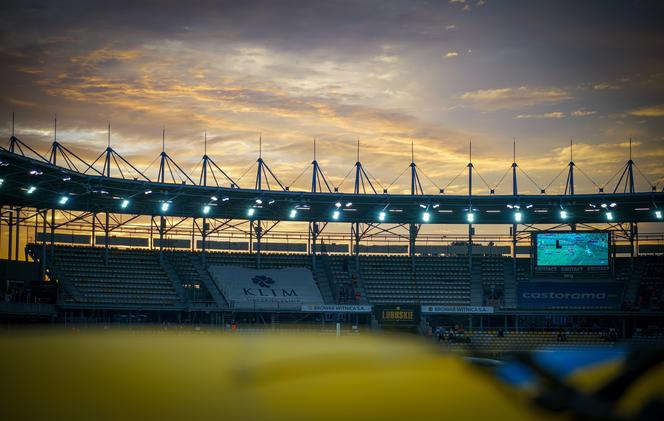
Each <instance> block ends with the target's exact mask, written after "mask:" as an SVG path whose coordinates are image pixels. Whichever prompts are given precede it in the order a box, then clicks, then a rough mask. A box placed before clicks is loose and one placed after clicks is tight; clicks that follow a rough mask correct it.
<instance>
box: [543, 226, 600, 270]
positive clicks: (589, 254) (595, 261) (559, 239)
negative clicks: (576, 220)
mask: <svg viewBox="0 0 664 421" xmlns="http://www.w3.org/2000/svg"><path fill="white" fill-rule="evenodd" d="M535 241H536V242H537V248H536V256H537V266H608V265H609V233H608V232H542V233H537V236H536V238H535Z"/></svg>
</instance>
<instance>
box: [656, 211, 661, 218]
mask: <svg viewBox="0 0 664 421" xmlns="http://www.w3.org/2000/svg"><path fill="white" fill-rule="evenodd" d="M655 218H657V219H662V211H661V210H656V211H655Z"/></svg>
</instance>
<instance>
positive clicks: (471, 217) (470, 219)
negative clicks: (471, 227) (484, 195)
mask: <svg viewBox="0 0 664 421" xmlns="http://www.w3.org/2000/svg"><path fill="white" fill-rule="evenodd" d="M466 220H467V221H468V223H471V224H472V223H473V222H475V214H474V213H472V212H468V213H467V214H466Z"/></svg>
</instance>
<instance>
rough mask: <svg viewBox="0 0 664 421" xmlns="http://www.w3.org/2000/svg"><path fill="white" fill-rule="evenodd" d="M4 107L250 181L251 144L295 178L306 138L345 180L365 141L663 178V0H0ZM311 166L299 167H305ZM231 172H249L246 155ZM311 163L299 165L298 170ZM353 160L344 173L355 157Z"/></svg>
mask: <svg viewBox="0 0 664 421" xmlns="http://www.w3.org/2000/svg"><path fill="white" fill-rule="evenodd" d="M0 16H1V17H0V23H1V25H0V28H1V29H0V60H1V61H2V63H3V65H2V66H1V67H0V83H1V84H2V89H1V90H0V119H2V120H3V121H4V124H2V127H1V129H2V133H1V134H0V135H1V136H2V137H3V138H5V139H8V138H9V136H10V135H11V113H12V112H15V115H16V128H15V130H16V135H17V137H19V138H20V139H22V140H24V141H26V142H28V143H29V144H31V145H33V146H36V147H37V148H39V150H41V151H45V150H47V149H48V145H49V143H50V142H52V140H53V136H54V118H55V117H56V116H57V120H58V123H57V125H58V131H57V139H58V141H60V142H62V143H63V144H64V145H66V146H68V147H69V148H70V149H72V150H75V151H77V152H78V153H79V154H80V155H81V156H82V157H84V158H86V159H90V158H94V157H96V156H97V155H98V154H99V153H101V151H102V150H103V149H104V147H105V146H106V139H107V126H108V122H109V121H110V123H111V139H112V146H113V147H114V148H115V149H116V150H117V151H118V152H120V153H121V154H123V155H124V156H125V157H127V158H128V159H129V160H130V161H132V162H133V163H135V165H136V166H137V167H138V168H139V169H141V170H146V174H147V175H148V176H149V177H151V178H155V177H156V172H157V168H156V166H155V165H154V164H153V165H152V166H150V163H151V162H153V161H154V158H155V157H156V156H157V155H158V154H159V152H160V151H161V147H162V142H161V140H162V129H165V146H166V151H167V152H168V153H169V155H170V156H172V157H173V158H174V159H175V160H176V161H177V162H178V163H179V164H181V166H182V167H183V168H184V169H185V170H186V171H187V172H190V173H191V174H196V173H197V171H198V169H197V164H199V162H200V158H201V156H202V155H203V150H204V145H203V138H204V133H205V132H206V133H207V139H208V154H209V155H211V156H212V157H213V158H214V159H215V161H216V162H217V163H218V164H219V165H220V166H221V167H223V168H224V169H225V170H226V171H227V172H228V173H229V174H230V175H231V177H233V178H234V179H236V180H237V179H240V181H239V184H240V186H243V187H250V186H252V185H253V183H254V180H253V178H254V177H255V167H254V168H253V169H252V168H250V167H251V166H252V165H255V161H256V158H257V155H258V147H259V145H258V143H259V137H260V138H262V143H263V158H264V160H265V161H266V162H267V163H268V165H269V166H270V167H271V168H272V169H273V170H274V171H275V173H276V174H277V175H278V177H279V178H280V180H281V181H282V183H283V184H284V185H289V186H291V188H292V189H298V188H299V189H307V188H308V187H309V186H308V183H310V177H308V176H306V175H302V176H301V177H299V178H297V177H298V175H299V174H301V173H302V172H303V171H305V169H306V168H308V167H309V166H310V163H311V159H312V154H313V139H314V138H316V139H317V158H318V161H319V162H320V164H321V167H322V168H323V170H324V172H325V174H326V175H327V176H328V177H329V179H330V181H331V182H332V183H333V184H334V185H335V186H339V185H340V186H341V188H340V190H342V191H344V190H348V189H352V184H353V180H352V179H349V178H346V179H345V181H344V176H345V175H346V174H347V173H348V172H349V170H350V169H351V168H352V166H353V165H354V163H355V161H356V148H357V142H358V139H359V142H360V159H361V161H362V163H363V165H364V167H365V168H366V169H367V170H368V172H369V173H370V174H371V176H372V177H374V178H375V180H376V185H377V186H378V187H379V188H380V187H383V188H388V187H389V191H390V192H392V193H400V192H406V191H407V190H408V188H409V180H408V177H407V174H404V175H403V176H402V177H401V178H398V176H399V174H401V173H402V171H403V170H404V169H406V167H407V166H408V165H409V163H410V160H411V142H412V144H413V145H414V148H413V149H414V158H415V162H416V164H417V165H418V168H419V169H420V171H421V173H422V176H421V177H422V180H423V181H422V183H423V187H424V190H425V191H426V192H428V193H437V192H438V191H439V189H440V188H446V190H445V191H446V192H450V193H454V192H458V193H464V192H466V191H467V180H466V177H458V178H456V179H454V177H455V176H456V175H457V174H459V172H460V171H463V169H464V167H465V166H466V164H467V162H468V160H469V143H470V141H471V139H472V159H473V163H474V166H475V168H476V169H477V171H478V172H479V174H480V175H481V176H482V178H483V180H479V181H478V182H477V184H476V189H477V190H476V192H477V193H488V191H489V188H496V192H497V193H500V192H505V193H509V192H511V186H510V185H509V177H507V178H505V179H504V180H503V182H502V183H500V184H499V181H500V179H501V177H502V175H503V174H504V173H505V171H506V170H508V168H509V166H510V164H511V162H512V145H513V142H514V141H515V142H516V156H517V162H518V163H519V166H520V168H521V169H522V170H523V171H524V172H525V173H527V174H528V175H529V176H530V178H532V180H533V181H534V182H531V181H529V180H528V179H527V178H526V177H524V178H523V181H522V182H521V185H520V190H521V191H523V192H531V193H538V192H539V188H543V187H547V186H549V188H548V190H547V191H548V192H551V193H556V192H559V191H561V189H563V188H564V181H565V180H564V174H563V175H561V176H560V177H558V178H557V179H554V177H555V176H556V175H557V174H559V173H560V171H561V170H563V169H564V168H565V166H566V165H567V163H568V161H569V159H570V146H569V144H570V139H572V140H573V143H574V160H575V162H576V164H577V166H578V167H579V168H580V169H581V171H583V173H585V174H587V175H588V177H587V178H586V177H585V176H578V177H577V183H578V187H577V190H578V191H584V190H585V191H589V192H591V191H596V190H597V186H603V185H605V184H606V183H607V182H608V181H609V180H610V178H611V177H612V176H613V175H614V174H615V173H616V172H617V171H618V170H619V169H620V167H621V166H622V165H624V163H625V161H626V160H627V159H628V154H629V152H628V145H629V138H630V137H631V138H632V139H633V156H634V160H635V162H636V163H637V165H638V167H639V169H640V170H641V171H642V172H643V174H644V175H645V177H642V176H640V177H639V179H638V181H637V186H638V187H639V188H640V189H644V190H647V189H649V185H650V184H655V183H657V185H658V186H659V187H660V188H661V187H662V184H664V165H663V164H662V162H664V161H663V159H662V158H664V29H663V28H664V25H662V22H664V6H662V3H661V2H657V1H624V2H621V1H611V2H606V1H595V2H593V1H589V2H574V1H571V2H566V1H555V2H539V1H535V2H512V1H500V2H498V1H492V0H486V1H484V0H472V1H471V0H465V1H464V0H450V1H392V0H388V1H384V0H381V1H361V2H350V1H335V2H329V1H320V2H317V1H303V2H297V1H283V2H272V1H254V0H248V1H242V2H234V1H228V2H223V1H222V2H198V1H189V2H180V1H158V2H157V1H153V2H150V1H147V2H135V1H127V2H125V1H114V2H87V1H58V2H52V1H19V2H13V1H5V2H2V5H1V6H0ZM307 171H308V170H307ZM243 174H244V175H243ZM304 174H307V175H308V173H306V172H305V173H304ZM349 177H352V174H351V175H350V176H349Z"/></svg>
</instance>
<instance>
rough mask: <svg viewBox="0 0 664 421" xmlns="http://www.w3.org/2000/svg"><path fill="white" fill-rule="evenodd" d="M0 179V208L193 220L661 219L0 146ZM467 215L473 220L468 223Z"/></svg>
mask: <svg viewBox="0 0 664 421" xmlns="http://www.w3.org/2000/svg"><path fill="white" fill-rule="evenodd" d="M0 179H1V180H2V182H0V200H1V201H2V203H3V204H5V205H13V206H23V207H33V208H37V209H53V208H55V209H63V210H72V211H88V212H111V213H126V214H132V215H137V214H139V215H166V216H178V217H198V218H202V217H208V218H223V219H261V220H274V221H278V220H295V221H320V222H323V221H330V222H360V223H378V222H383V223H414V224H419V223H430V224H467V223H469V222H472V223H474V224H513V223H517V222H518V223H520V224H559V223H588V224H594V223H607V222H608V223H618V222H656V221H661V216H662V213H661V209H662V208H663V207H664V193H663V192H657V191H651V192H638V193H595V194H575V195H548V194H541V195H516V196H514V195H447V194H439V195H405V194H380V193H378V194H349V193H340V192H331V193H320V192H317V193H311V192H296V191H287V190H278V191H277V190H255V189H244V188H231V187H216V186H200V185H195V184H185V183H182V184H174V183H158V182H153V181H148V180H138V179H124V178H116V177H107V176H103V175H92V174H84V173H81V172H78V171H75V170H71V169H67V168H64V167H60V166H55V165H52V164H50V163H48V162H46V161H44V160H40V159H36V158H31V157H28V156H25V155H20V154H17V153H12V152H10V151H8V150H7V149H4V148H0ZM63 198H66V199H63ZM165 204H166V205H165ZM206 211H207V213H206ZM561 211H564V212H561ZM469 213H472V214H473V216H471V217H470V218H469V216H468V214H469ZM517 213H518V214H519V216H517V215H516V214H517Z"/></svg>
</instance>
